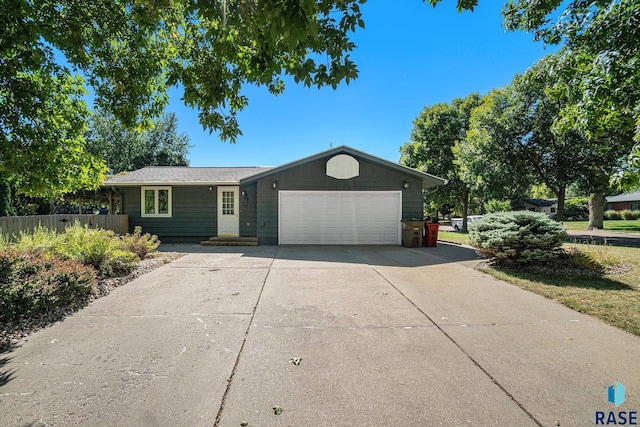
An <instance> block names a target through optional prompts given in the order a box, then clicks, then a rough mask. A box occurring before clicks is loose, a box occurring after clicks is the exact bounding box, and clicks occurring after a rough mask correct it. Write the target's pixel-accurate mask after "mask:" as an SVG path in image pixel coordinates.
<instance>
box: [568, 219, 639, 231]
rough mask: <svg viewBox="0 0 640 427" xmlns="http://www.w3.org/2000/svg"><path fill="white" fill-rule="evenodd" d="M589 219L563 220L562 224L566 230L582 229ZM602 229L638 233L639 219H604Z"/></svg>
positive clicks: (585, 227) (584, 228)
mask: <svg viewBox="0 0 640 427" xmlns="http://www.w3.org/2000/svg"><path fill="white" fill-rule="evenodd" d="M588 224H589V221H564V222H563V223H562V225H563V226H564V228H566V229H567V230H578V231H583V230H586V229H587V225H588ZM604 231H613V232H616V233H640V219H634V220H624V219H619V220H614V219H611V220H605V221H604Z"/></svg>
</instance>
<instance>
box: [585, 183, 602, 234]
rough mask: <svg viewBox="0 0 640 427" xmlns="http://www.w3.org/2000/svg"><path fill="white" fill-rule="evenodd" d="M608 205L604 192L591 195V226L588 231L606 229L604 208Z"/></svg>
mask: <svg viewBox="0 0 640 427" xmlns="http://www.w3.org/2000/svg"><path fill="white" fill-rule="evenodd" d="M606 204H607V201H606V199H605V198H604V193H603V192H597V193H593V194H591V196H590V197H589V225H588V226H587V230H593V229H596V228H597V229H600V230H602V229H603V228H604V207H605V205H606Z"/></svg>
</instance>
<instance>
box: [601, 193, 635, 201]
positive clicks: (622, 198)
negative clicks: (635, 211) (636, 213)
mask: <svg viewBox="0 0 640 427" xmlns="http://www.w3.org/2000/svg"><path fill="white" fill-rule="evenodd" d="M639 201H640V191H636V192H635V193H626V194H618V195H617V196H609V197H607V202H610V203H611V202H639Z"/></svg>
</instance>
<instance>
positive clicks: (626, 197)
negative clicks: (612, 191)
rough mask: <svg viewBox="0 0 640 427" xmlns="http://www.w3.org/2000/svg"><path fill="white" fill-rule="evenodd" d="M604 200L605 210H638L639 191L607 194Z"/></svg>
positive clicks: (639, 204)
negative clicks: (605, 202)
mask: <svg viewBox="0 0 640 427" xmlns="http://www.w3.org/2000/svg"><path fill="white" fill-rule="evenodd" d="M606 200H607V206H606V210H608V211H624V210H631V211H637V210H640V191H636V192H635V193H626V194H619V195H617V196H609V197H607V198H606Z"/></svg>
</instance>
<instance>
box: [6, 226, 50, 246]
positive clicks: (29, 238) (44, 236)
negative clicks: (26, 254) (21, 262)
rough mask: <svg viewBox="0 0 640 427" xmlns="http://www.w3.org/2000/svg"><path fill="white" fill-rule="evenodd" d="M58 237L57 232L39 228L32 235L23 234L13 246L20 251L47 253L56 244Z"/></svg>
mask: <svg viewBox="0 0 640 427" xmlns="http://www.w3.org/2000/svg"><path fill="white" fill-rule="evenodd" d="M57 236H58V235H57V234H56V232H55V231H52V230H49V229H48V228H46V227H42V226H38V227H36V228H35V229H34V230H33V232H32V233H25V232H21V233H20V236H19V237H18V239H17V241H16V243H15V244H13V246H14V247H15V248H17V249H18V250H23V251H33V250H45V251H46V250H48V249H49V248H50V247H51V246H52V245H53V244H54V243H55V241H56V239H57ZM14 237H15V236H14Z"/></svg>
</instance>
